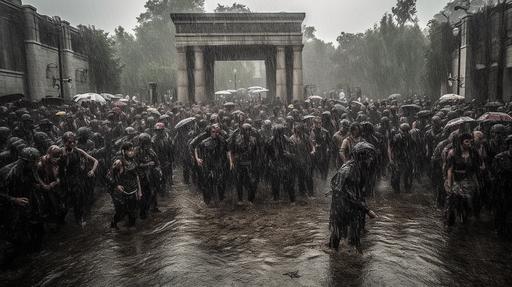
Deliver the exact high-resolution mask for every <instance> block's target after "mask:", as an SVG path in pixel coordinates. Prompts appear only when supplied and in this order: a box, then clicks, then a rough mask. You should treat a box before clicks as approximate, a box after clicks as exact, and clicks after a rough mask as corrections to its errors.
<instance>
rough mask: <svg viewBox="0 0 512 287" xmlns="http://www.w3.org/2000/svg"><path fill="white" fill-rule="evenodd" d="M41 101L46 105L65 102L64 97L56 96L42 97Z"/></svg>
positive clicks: (57, 104) (58, 104)
mask: <svg viewBox="0 0 512 287" xmlns="http://www.w3.org/2000/svg"><path fill="white" fill-rule="evenodd" d="M41 103H42V104H43V105H45V106H60V105H62V104H64V99H63V98H56V97H46V98H42V99H41Z"/></svg>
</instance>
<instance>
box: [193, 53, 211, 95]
mask: <svg viewBox="0 0 512 287" xmlns="http://www.w3.org/2000/svg"><path fill="white" fill-rule="evenodd" d="M194 91H195V94H194V99H195V101H196V103H198V104H204V103H206V102H207V101H208V99H207V97H206V75H205V69H204V53H203V48H202V47H198V46H196V47H194Z"/></svg>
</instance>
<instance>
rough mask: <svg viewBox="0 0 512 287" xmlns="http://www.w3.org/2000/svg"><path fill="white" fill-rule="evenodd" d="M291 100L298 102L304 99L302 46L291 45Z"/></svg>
mask: <svg viewBox="0 0 512 287" xmlns="http://www.w3.org/2000/svg"><path fill="white" fill-rule="evenodd" d="M293 100H294V101H299V102H302V101H304V83H303V74H302V46H294V47H293Z"/></svg>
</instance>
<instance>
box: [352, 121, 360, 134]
mask: <svg viewBox="0 0 512 287" xmlns="http://www.w3.org/2000/svg"><path fill="white" fill-rule="evenodd" d="M356 129H357V130H358V131H359V132H361V125H360V124H359V123H352V124H350V133H353V132H354V131H355V130H356Z"/></svg>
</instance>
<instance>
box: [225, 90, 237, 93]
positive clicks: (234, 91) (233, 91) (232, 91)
mask: <svg viewBox="0 0 512 287" xmlns="http://www.w3.org/2000/svg"><path fill="white" fill-rule="evenodd" d="M226 91H227V92H230V93H236V92H238V91H237V90H226Z"/></svg>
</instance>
